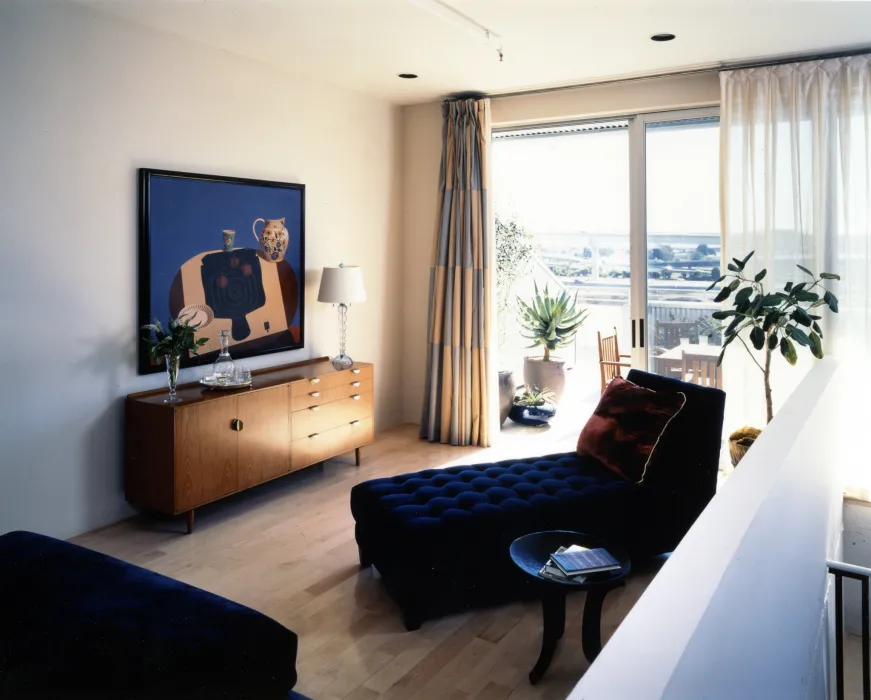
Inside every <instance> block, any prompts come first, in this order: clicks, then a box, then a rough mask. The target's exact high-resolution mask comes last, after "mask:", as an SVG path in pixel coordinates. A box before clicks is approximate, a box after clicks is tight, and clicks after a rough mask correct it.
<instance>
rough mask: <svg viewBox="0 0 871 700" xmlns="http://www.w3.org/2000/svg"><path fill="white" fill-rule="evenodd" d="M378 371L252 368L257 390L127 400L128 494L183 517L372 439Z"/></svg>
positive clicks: (322, 365)
mask: <svg viewBox="0 0 871 700" xmlns="http://www.w3.org/2000/svg"><path fill="white" fill-rule="evenodd" d="M373 371H374V370H373V366H372V365H371V364H367V363H363V362H358V363H356V364H355V365H354V366H353V367H351V368H350V369H347V370H336V369H334V368H333V366H332V364H331V363H330V361H329V359H328V358H321V359H317V360H309V361H307V362H300V363H296V364H292V365H284V366H282V367H276V368H270V369H266V370H258V371H255V372H253V373H252V374H253V379H254V382H253V386H251V387H250V388H248V389H242V390H236V391H215V390H211V389H207V388H204V387H202V386H201V385H200V384H198V383H195V384H184V385H180V386H179V387H178V392H177V393H178V397H179V398H180V399H181V401H180V402H178V403H174V404H168V403H164V399H165V398H166V396H167V391H166V389H158V390H155V391H146V392H141V393H138V394H130V395H129V396H128V397H127V401H126V404H125V414H126V415H125V448H124V449H125V460H124V461H125V470H124V471H125V490H126V494H127V500H128V501H130V502H131V503H133V504H135V505H137V506H139V507H141V508H145V509H149V510H155V511H158V512H161V513H167V514H171V515H179V514H181V513H186V514H187V530H188V533H191V532H193V528H194V509H196V508H197V507H199V506H201V505H203V504H205V503H210V502H211V501H216V500H218V499H220V498H223V497H224V496H229V495H230V494H232V493H237V492H238V491H243V490H244V489H247V488H250V487H252V486H256V485H257V484H262V483H264V482H265V481H269V480H271V479H275V478H277V477H280V476H284V475H285V474H289V473H290V472H293V471H296V470H298V469H302V468H303V467H307V466H309V465H312V464H318V463H320V462H323V461H324V460H326V459H329V458H331V457H335V456H337V455H340V454H342V453H344V452H350V451H351V450H355V451H356V463H357V465H358V466H359V464H360V447H362V446H363V445H367V444H369V443H370V442H372V440H373V437H374V428H375V426H374V409H373V388H372V387H373Z"/></svg>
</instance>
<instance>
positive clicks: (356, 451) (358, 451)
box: [354, 447, 360, 467]
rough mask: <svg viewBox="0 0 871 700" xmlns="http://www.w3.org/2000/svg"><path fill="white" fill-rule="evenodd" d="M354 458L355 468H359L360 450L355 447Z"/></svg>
mask: <svg viewBox="0 0 871 700" xmlns="http://www.w3.org/2000/svg"><path fill="white" fill-rule="evenodd" d="M354 456H355V457H356V458H357V466H358V467H359V466H360V448H359V447H357V448H355V449H354Z"/></svg>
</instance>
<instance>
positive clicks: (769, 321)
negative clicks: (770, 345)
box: [762, 311, 783, 333]
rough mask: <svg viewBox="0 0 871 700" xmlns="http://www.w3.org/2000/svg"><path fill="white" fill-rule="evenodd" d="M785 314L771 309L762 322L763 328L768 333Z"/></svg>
mask: <svg viewBox="0 0 871 700" xmlns="http://www.w3.org/2000/svg"><path fill="white" fill-rule="evenodd" d="M782 315H783V314H781V312H779V311H769V312H768V314H767V315H766V316H765V321H764V322H763V324H762V330H764V331H765V332H766V333H768V331H770V330H771V329H772V327H773V326H774V325H775V324H776V323H777V322H778V321H779V320H780V317H781V316H782Z"/></svg>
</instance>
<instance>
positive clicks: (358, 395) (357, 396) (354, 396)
mask: <svg viewBox="0 0 871 700" xmlns="http://www.w3.org/2000/svg"><path fill="white" fill-rule="evenodd" d="M351 398H352V399H354V401H359V400H360V394H354V395H353V396H352V397H351Z"/></svg>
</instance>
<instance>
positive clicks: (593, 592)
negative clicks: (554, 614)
mask: <svg viewBox="0 0 871 700" xmlns="http://www.w3.org/2000/svg"><path fill="white" fill-rule="evenodd" d="M623 585H625V582H624V581H619V582H618V583H616V584H615V585H613V586H595V587H593V588H591V589H589V590H588V591H587V600H586V601H585V602H584V619H583V623H582V626H581V642H582V644H583V648H584V656H586V657H587V661H589V662H590V663H593V661H595V660H596V657H597V656H598V655H599V652H600V651H602V603H603V602H604V601H605V596H606V595H607V594H608V591H612V590H614V589H615V588H619V587H620V586H623Z"/></svg>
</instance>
